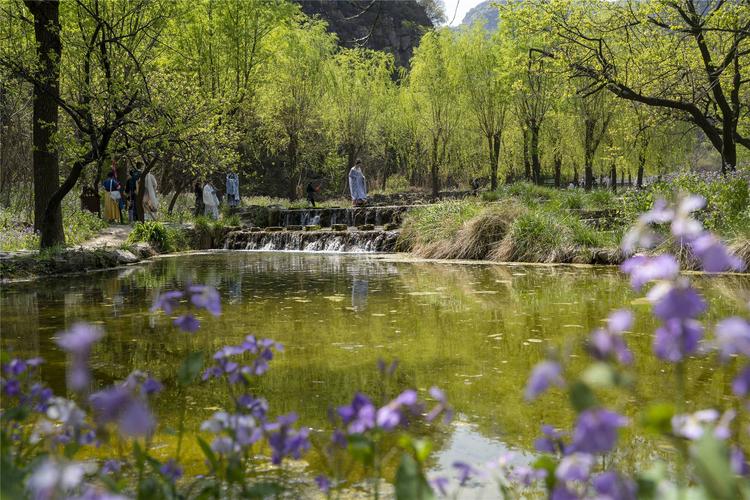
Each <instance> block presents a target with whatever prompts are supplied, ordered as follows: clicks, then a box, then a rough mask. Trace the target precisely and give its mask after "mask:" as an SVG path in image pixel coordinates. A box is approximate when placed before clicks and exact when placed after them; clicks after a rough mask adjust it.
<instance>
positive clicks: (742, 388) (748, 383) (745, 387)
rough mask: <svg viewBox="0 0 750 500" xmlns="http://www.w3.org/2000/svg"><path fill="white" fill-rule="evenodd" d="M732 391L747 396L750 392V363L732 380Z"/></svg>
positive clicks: (737, 394)
mask: <svg viewBox="0 0 750 500" xmlns="http://www.w3.org/2000/svg"><path fill="white" fill-rule="evenodd" d="M732 392H733V393H734V394H735V395H736V396H740V397H745V396H747V394H748V393H750V365H747V366H745V368H743V369H742V371H741V372H740V374H739V375H737V377H735V379H734V380H733V381H732Z"/></svg>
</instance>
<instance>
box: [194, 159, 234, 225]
mask: <svg viewBox="0 0 750 500" xmlns="http://www.w3.org/2000/svg"><path fill="white" fill-rule="evenodd" d="M226 188H227V189H226V202H227V205H229V206H230V207H237V206H239V204H240V176H239V175H238V174H237V172H234V171H232V172H229V173H228V174H227V184H226ZM193 194H194V195H195V215H196V216H199V215H205V216H206V217H208V218H210V219H214V220H216V219H218V218H219V205H220V204H221V199H220V193H219V191H218V190H217V189H216V188H215V187H214V185H213V184H212V183H211V181H210V180H207V181H206V182H205V183H203V185H201V183H200V182H199V181H198V182H196V183H195V185H194V186H193Z"/></svg>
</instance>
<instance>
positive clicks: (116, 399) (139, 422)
mask: <svg viewBox="0 0 750 500" xmlns="http://www.w3.org/2000/svg"><path fill="white" fill-rule="evenodd" d="M89 402H90V403H91V407H92V408H93V410H94V415H95V418H96V420H97V422H98V423H99V424H107V423H110V422H116V424H117V426H118V429H119V431H120V434H122V435H123V436H126V437H135V436H149V435H151V434H152V433H153V431H154V427H155V426H156V422H155V420H154V417H153V415H152V414H151V411H150V410H149V409H148V406H146V404H145V403H144V402H143V401H141V400H140V399H138V398H136V397H134V396H133V394H132V393H131V392H130V391H129V390H127V389H126V388H125V387H122V386H115V387H111V388H109V389H105V390H103V391H99V392H96V393H94V394H92V395H91V396H90V398H89Z"/></svg>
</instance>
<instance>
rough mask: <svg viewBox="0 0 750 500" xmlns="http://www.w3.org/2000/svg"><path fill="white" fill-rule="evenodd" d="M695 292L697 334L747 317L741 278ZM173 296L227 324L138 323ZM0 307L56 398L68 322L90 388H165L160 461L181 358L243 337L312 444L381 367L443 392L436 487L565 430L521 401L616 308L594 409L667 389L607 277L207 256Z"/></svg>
mask: <svg viewBox="0 0 750 500" xmlns="http://www.w3.org/2000/svg"><path fill="white" fill-rule="evenodd" d="M694 279H695V281H696V282H697V284H698V287H699V288H700V289H701V290H702V291H703V293H704V294H705V295H706V297H707V299H708V301H709V304H710V312H709V314H708V315H707V318H706V321H707V324H709V325H710V324H711V323H712V322H713V321H715V320H716V319H717V318H720V317H723V316H726V315H728V314H731V313H736V312H738V311H739V310H740V309H741V308H742V307H744V305H743V303H742V300H740V299H738V298H737V297H738V294H739V295H744V297H745V299H744V300H745V301H746V300H747V294H748V293H750V277H748V276H723V277H706V276H696V277H694ZM186 282H192V283H202V284H208V285H212V286H215V287H216V288H217V289H218V290H219V291H220V293H221V296H222V305H223V314H222V315H221V316H220V317H217V318H214V317H210V316H208V317H204V318H202V319H203V324H202V327H201V329H200V330H199V331H198V332H197V333H196V334H195V335H194V336H192V337H189V336H188V335H187V334H183V333H180V332H178V331H176V329H175V328H174V327H172V325H171V321H170V319H169V318H168V317H166V316H165V315H164V314H163V313H158V314H157V313H151V312H150V311H149V308H150V306H151V303H152V301H153V298H154V297H155V296H156V294H157V293H158V292H159V291H166V290H171V289H175V288H179V287H181V286H182V285H183V284H184V283H186ZM745 303H746V302H745ZM0 307H1V313H2V314H1V315H0V331H2V347H3V349H4V350H11V351H12V352H13V354H14V355H18V356H24V357H31V356H37V355H39V356H43V357H44V358H46V360H47V363H46V364H45V365H43V367H42V372H41V373H42V377H43V378H44V379H45V380H46V382H47V383H48V384H50V386H51V387H52V388H53V389H54V390H55V392H57V393H59V394H65V376H64V373H65V361H66V359H65V355H64V353H62V352H61V351H60V350H59V349H58V348H57V346H56V345H55V344H54V337H55V335H56V334H57V333H58V332H59V331H61V330H63V329H65V328H66V327H68V326H70V325H71V324H72V323H73V322H75V321H78V320H85V321H89V322H92V323H98V324H100V325H101V326H102V327H103V328H104V330H105V331H106V332H107V336H106V337H105V339H104V340H103V341H102V342H100V343H99V344H98V345H97V346H96V347H95V350H94V352H93V355H92V358H93V359H92V361H93V369H94V380H95V382H94V383H95V385H96V387H94V388H92V389H95V388H98V387H102V386H104V385H106V384H109V383H112V382H113V381H117V380H121V379H123V378H125V377H126V376H127V374H128V373H130V371H131V370H133V369H135V368H140V369H143V370H146V371H149V372H151V373H152V374H153V375H154V376H156V377H157V378H159V379H162V380H163V381H165V382H166V383H165V386H166V387H167V389H166V390H165V391H164V392H163V393H162V394H161V395H160V396H159V397H158V399H157V407H156V408H155V410H156V412H157V413H158V415H159V420H160V424H161V425H160V433H159V434H158V435H157V436H156V438H155V443H156V447H155V449H156V453H157V454H159V453H167V452H168V451H169V450H171V449H173V447H174V445H175V438H174V436H173V433H171V432H169V429H170V428H174V427H176V422H177V413H178V410H177V408H178V405H177V403H176V390H175V389H174V387H175V383H174V378H175V372H176V367H177V366H179V364H180V362H181V360H182V358H183V357H184V356H185V355H186V353H187V352H188V351H189V349H203V350H205V351H206V352H209V353H213V352H215V351H216V350H218V349H219V348H220V347H222V346H224V345H227V344H232V343H235V344H237V343H240V342H241V339H242V338H243V337H244V336H245V335H247V334H250V333H252V334H255V335H256V336H260V337H270V338H273V339H275V340H277V341H279V342H282V343H283V344H284V346H285V347H286V349H285V352H284V353H283V354H281V355H279V356H278V357H277V358H276V359H274V360H273V361H272V363H271V370H270V371H269V372H268V373H267V374H266V375H264V376H263V377H262V378H261V379H260V380H259V382H258V387H257V390H258V393H259V394H260V395H262V396H264V397H266V398H267V399H268V400H269V402H270V405H271V410H272V412H273V413H275V414H281V413H286V412H291V411H294V412H297V413H298V414H299V417H300V422H301V423H303V424H305V425H308V426H310V427H311V428H312V429H313V430H314V431H322V430H327V429H329V428H330V424H329V423H328V420H327V413H328V409H329V408H331V407H336V406H339V405H343V404H345V403H348V402H349V401H350V399H351V396H352V395H353V394H354V393H355V392H356V391H358V390H361V391H363V392H365V393H368V394H373V395H376V394H380V392H381V389H382V382H381V376H380V374H379V372H378V370H377V368H376V363H377V360H378V359H381V358H382V359H384V360H386V361H391V360H393V359H398V360H399V368H398V370H397V372H396V376H395V383H394V382H393V381H391V384H392V385H394V386H398V389H403V388H407V387H413V388H417V389H418V390H420V391H423V392H425V393H426V390H427V389H429V388H430V387H431V386H433V385H436V386H439V387H441V388H442V389H444V390H445V392H446V393H447V395H448V398H449V400H450V402H451V403H452V405H453V406H454V408H455V412H456V417H455V419H454V421H453V422H452V423H451V424H450V425H449V426H443V427H441V428H439V429H435V430H434V431H431V438H432V440H433V441H434V443H435V453H434V459H433V461H432V463H431V467H432V469H433V471H436V472H437V471H448V470H449V469H450V467H451V464H452V462H453V461H455V460H459V459H461V460H464V461H467V462H471V463H478V464H483V463H484V462H487V461H490V460H492V459H496V458H497V457H498V456H499V455H500V454H501V453H502V452H503V451H505V450H517V451H520V452H521V453H522V454H525V455H527V456H530V455H531V454H532V453H533V451H532V450H533V441H534V439H535V438H536V437H538V435H539V428H540V425H541V424H542V423H551V424H554V425H556V426H562V427H569V426H570V425H571V423H572V420H573V416H574V415H573V413H572V411H571V410H569V409H568V404H567V396H566V395H565V394H564V393H563V392H561V391H553V392H552V393H550V394H548V395H546V396H545V397H543V398H541V400H539V401H536V402H534V403H531V404H528V403H525V402H524V401H523V394H522V392H523V387H524V385H525V382H526V379H527V377H528V374H529V372H530V370H531V368H532V367H533V365H534V364H535V363H536V362H538V361H540V360H541V359H543V358H544V357H545V354H546V353H548V352H550V351H552V350H555V349H568V350H571V352H572V353H573V354H572V356H573V357H572V358H571V362H570V364H571V367H572V369H573V370H574V371H575V370H578V369H580V368H581V367H583V366H584V365H585V364H586V362H587V360H586V358H585V355H584V354H583V352H581V350H580V348H579V347H578V346H579V345H580V340H581V339H582V338H583V337H584V336H585V335H586V334H587V333H588V332H590V331H591V330H592V329H594V328H596V327H597V326H600V325H602V324H603V319H604V318H605V317H606V316H607V314H608V313H609V312H610V311H611V310H613V309H617V308H621V307H632V308H634V310H635V312H636V322H635V326H634V328H633V332H632V333H629V334H628V335H627V338H628V341H629V343H630V346H631V348H632V349H633V351H634V353H635V358H636V361H635V363H634V370H635V372H636V373H637V379H636V383H635V385H634V390H633V392H632V393H629V394H624V393H612V394H608V395H607V402H608V403H609V404H611V405H612V406H614V407H615V408H617V409H618V410H619V411H621V412H624V413H625V414H627V415H628V416H630V417H631V418H632V417H637V415H638V412H639V410H640V409H642V408H643V406H644V404H645V403H647V402H648V401H651V400H655V399H658V398H665V397H668V396H669V394H670V393H672V391H673V388H674V380H675V378H674V376H673V373H672V367H671V366H670V365H668V364H666V363H661V362H657V361H656V360H655V358H653V357H652V356H647V354H648V353H649V352H650V349H651V338H652V337H651V334H652V332H653V331H654V329H655V322H654V320H653V319H651V317H650V316H649V308H650V306H649V305H648V304H647V303H646V302H645V301H644V300H643V299H642V298H641V297H640V296H639V295H638V294H635V293H634V292H632V291H631V290H630V289H629V287H628V286H627V281H626V279H625V278H624V276H623V275H622V274H621V273H620V272H619V271H618V270H617V269H614V268H576V267H570V266H556V267H553V266H524V265H513V266H504V265H479V264H457V263H444V262H427V261H405V260H402V259H395V258H391V257H384V256H365V255H331V254H305V253H264V252H257V253H256V252H215V253H205V254H192V255H182V256H174V257H165V258H161V259H157V260H154V261H152V262H149V263H146V264H143V265H139V266H134V267H129V268H124V269H119V270H114V271H108V272H101V273H92V274H88V275H82V276H75V277H63V278H52V279H45V280H40V281H34V282H28V283H17V284H12V285H6V286H4V287H3V289H2V294H1V296H0ZM712 363H713V362H712V361H709V360H706V361H705V362H704V363H701V364H696V365H693V367H692V368H691V370H690V371H689V373H688V377H689V380H690V383H689V387H688V394H687V398H688V402H687V407H688V408H689V409H701V408H704V407H706V406H708V405H709V404H710V403H713V402H715V401H717V400H721V399H722V398H730V394H731V391H730V387H729V385H730V383H731V378H730V377H729V375H727V374H724V375H720V374H718V373H717V374H715V373H714V372H713V370H712V368H711V367H712ZM395 389H396V388H395V387H393V390H395ZM69 396H71V397H72V395H70V394H69ZM227 398H228V394H227V392H226V390H225V389H224V388H223V386H222V387H220V386H219V385H218V384H215V383H214V384H202V385H200V386H198V387H196V388H195V389H194V390H193V391H192V392H191V393H190V399H189V408H188V413H187V415H188V422H187V428H188V429H197V428H198V427H199V425H200V422H201V421H202V420H204V419H205V418H207V416H209V415H210V414H211V413H212V412H213V411H216V410H217V409H218V407H219V406H220V405H222V403H223V402H224V401H227ZM313 441H314V445H315V442H316V440H313ZM187 442H188V447H187V448H186V451H187V458H186V459H185V460H184V461H185V465H186V468H187V469H188V470H189V471H191V472H194V473H200V472H203V471H204V466H203V464H202V458H201V455H200V451H199V449H198V447H197V446H196V445H195V444H194V440H192V439H188V441H187ZM317 442H318V443H319V442H320V440H317ZM94 453H95V454H102V455H103V454H104V453H105V450H98V451H96V452H94ZM654 454H661V455H663V456H664V457H666V458H667V459H669V455H670V449H669V448H668V447H667V446H666V444H665V443H661V442H659V441H656V442H654V441H652V440H651V438H649V437H647V436H641V435H634V434H632V433H628V432H624V433H622V435H621V439H620V446H619V448H618V451H617V452H616V454H615V457H616V459H617V460H618V461H621V462H622V463H623V465H624V466H625V468H626V469H628V468H631V467H633V466H634V465H635V464H637V463H639V462H642V461H644V460H646V459H647V458H649V457H652V456H653V455H654ZM290 471H291V472H290ZM320 471H321V458H320V456H319V453H318V452H317V450H316V446H314V447H313V450H312V452H311V453H310V454H309V455H308V456H307V460H306V461H305V462H299V463H294V464H292V466H291V467H290V468H288V469H287V470H286V471H285V472H284V477H292V478H296V480H298V481H302V480H303V479H304V478H307V479H309V478H311V477H314V476H315V475H317V474H318V473H320ZM275 473H277V472H275ZM477 493H478V492H477Z"/></svg>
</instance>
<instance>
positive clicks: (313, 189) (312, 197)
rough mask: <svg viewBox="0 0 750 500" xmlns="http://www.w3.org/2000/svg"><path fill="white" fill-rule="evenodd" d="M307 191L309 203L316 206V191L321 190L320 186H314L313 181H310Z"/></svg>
mask: <svg viewBox="0 0 750 500" xmlns="http://www.w3.org/2000/svg"><path fill="white" fill-rule="evenodd" d="M305 191H306V192H307V203H308V204H309V205H310V206H311V207H312V208H315V193H317V192H319V191H320V186H313V183H312V182H308V183H307V188H306V189H305Z"/></svg>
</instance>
